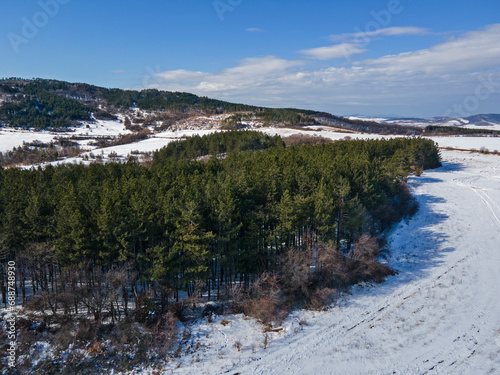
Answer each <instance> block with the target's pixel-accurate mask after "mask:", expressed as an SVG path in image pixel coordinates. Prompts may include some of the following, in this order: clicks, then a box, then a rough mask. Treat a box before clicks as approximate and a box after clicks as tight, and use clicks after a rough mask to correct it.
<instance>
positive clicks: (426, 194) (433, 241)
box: [143, 151, 500, 375]
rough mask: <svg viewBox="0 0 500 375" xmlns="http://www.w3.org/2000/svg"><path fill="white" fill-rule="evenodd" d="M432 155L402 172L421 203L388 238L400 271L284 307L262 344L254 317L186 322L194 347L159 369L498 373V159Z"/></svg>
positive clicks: (447, 153) (394, 264)
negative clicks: (427, 166) (435, 161)
mask: <svg viewBox="0 0 500 375" xmlns="http://www.w3.org/2000/svg"><path fill="white" fill-rule="evenodd" d="M443 159H444V163H443V167H441V168H439V169H436V170H431V171H426V172H425V173H424V174H423V175H422V176H420V177H413V178H411V185H412V189H413V192H414V194H415V195H416V196H417V199H418V201H419V204H420V209H419V211H418V212H417V214H416V215H415V216H414V217H413V218H411V219H410V220H408V221H407V222H402V223H400V224H399V225H397V226H396V227H395V228H393V231H392V233H391V234H390V236H389V243H388V247H389V248H390V250H391V254H390V256H389V259H388V262H389V264H390V265H391V266H392V267H393V268H394V269H395V270H397V271H398V272H399V275H397V276H393V277H390V278H388V280H387V281H386V282H385V283H383V284H380V285H360V286H358V287H356V288H355V289H354V290H353V294H352V295H350V296H346V297H344V298H343V299H342V300H341V301H340V302H339V303H338V305H337V306H336V307H334V308H332V309H331V310H330V311H327V312H321V313H317V312H316V313H315V312H308V311H297V312H294V313H293V314H292V315H291V316H290V317H289V318H288V319H287V320H286V321H285V322H284V324H283V326H282V327H281V328H283V330H282V331H280V332H271V333H268V341H269V342H268V345H267V349H264V348H263V346H264V340H265V334H264V333H263V331H262V327H258V326H256V324H255V322H254V321H253V320H245V319H244V318H243V317H242V316H234V317H231V318H227V319H228V324H225V325H223V324H221V319H222V317H219V318H218V319H216V320H215V321H214V322H212V323H208V322H207V320H206V319H204V320H202V321H200V322H197V323H196V324H195V325H194V326H193V327H192V339H193V340H194V342H199V343H200V345H199V349H198V350H197V351H196V350H195V351H193V352H192V353H191V354H188V355H186V356H184V357H182V358H181V359H179V360H176V361H175V362H171V363H169V364H167V365H166V366H165V370H167V369H168V371H166V372H165V373H171V372H170V371H172V373H175V374H223V373H229V374H241V375H244V374H245V375H246V374H349V375H351V374H392V373H394V374H460V373H464V374H471V373H474V374H489V373H491V374H498V373H499V371H500V314H498V312H499V311H500V298H499V297H500V292H499V291H498V287H497V283H498V279H499V276H500V245H499V243H500V158H499V157H498V156H495V155H481V154H469V153H466V152H459V151H444V152H443ZM207 333H209V334H208V335H207ZM236 342H240V343H241V348H240V351H239V350H238V349H237V345H235V343H236ZM150 371H152V370H144V371H143V373H144V374H146V373H152V372H150Z"/></svg>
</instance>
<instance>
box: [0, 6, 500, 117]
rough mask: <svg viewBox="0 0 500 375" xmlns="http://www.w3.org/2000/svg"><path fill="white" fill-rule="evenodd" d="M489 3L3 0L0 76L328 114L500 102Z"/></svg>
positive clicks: (495, 21) (455, 110)
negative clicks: (167, 92)
mask: <svg viewBox="0 0 500 375" xmlns="http://www.w3.org/2000/svg"><path fill="white" fill-rule="evenodd" d="M499 15H500V2H499V1H498V0H475V1H469V0H441V1H435V0H434V1H431V0H383V1H379V0H371V1H369V0H356V1H348V0H342V1H341V0H339V1H333V0H332V1H321V0H310V1H298V0H149V1H147V0H146V1H132V0H121V1H119V2H115V1H106V0H100V1H97V0H85V1H83V0H40V1H31V0H23V1H19V0H4V1H2V3H1V5H0V52H1V58H0V77H1V76H3V77H12V76H16V77H23V78H32V77H42V78H55V79H61V80H67V81H72V82H86V83H91V84H96V85H100V86H105V87H120V88H131V89H143V88H151V87H155V88H160V89H165V90H172V91H187V92H193V93H196V94H199V95H206V96H209V97H214V98H220V99H224V100H229V101H235V102H243V103H248V104H256V105H265V106H278V107H299V108H308V109H315V110H324V111H328V112H331V113H334V114H339V115H350V114H361V115H373V116H380V115H383V116H386V115H397V116H408V117H409V116H425V117H430V116H441V115H450V116H465V115H471V114H476V113H500V106H499V104H500V16H499Z"/></svg>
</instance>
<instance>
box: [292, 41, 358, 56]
mask: <svg viewBox="0 0 500 375" xmlns="http://www.w3.org/2000/svg"><path fill="white" fill-rule="evenodd" d="M366 51H367V50H366V49H363V48H359V47H357V46H355V45H354V44H349V43H342V44H336V45H334V46H329V47H319V48H311V49H305V50H302V51H299V53H301V54H303V55H306V56H307V57H310V58H313V59H318V60H331V59H346V58H349V57H351V56H352V55H356V54H360V53H363V52H366Z"/></svg>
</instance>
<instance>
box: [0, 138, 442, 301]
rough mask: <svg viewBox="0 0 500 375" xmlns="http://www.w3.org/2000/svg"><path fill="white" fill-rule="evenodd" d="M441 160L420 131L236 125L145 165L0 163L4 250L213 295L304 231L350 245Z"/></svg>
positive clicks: (174, 147) (401, 207) (395, 211)
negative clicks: (300, 133)
mask: <svg viewBox="0 0 500 375" xmlns="http://www.w3.org/2000/svg"><path fill="white" fill-rule="evenodd" d="M222 153H224V154H225V157H224V158H215V157H213V158H210V159H209V160H208V161H203V162H202V161H196V158H197V157H199V156H202V155H219V154H222ZM439 160H440V158H439V152H438V150H437V148H436V147H435V145H434V143H433V142H432V141H430V140H426V139H421V138H414V139H409V138H406V139H393V140H374V141H340V142H335V143H330V144H322V145H317V146H312V145H305V146H293V147H289V148H285V147H284V146H283V143H282V141H281V140H279V138H276V137H269V136H266V135H263V134H261V133H257V132H247V131H239V132H238V131H233V132H227V133H217V134H213V135H210V136H204V137H193V138H191V139H188V140H186V141H182V142H174V143H171V144H170V145H169V146H168V147H167V148H165V149H163V150H161V151H159V152H157V153H156V154H155V156H154V161H153V165H152V167H151V168H146V167H144V166H141V165H138V164H136V163H132V162H129V163H126V164H106V165H100V164H92V165H90V166H88V167H85V166H82V165H64V166H58V167H47V168H45V169H37V170H30V171H20V170H17V169H7V170H2V169H0V203H1V205H0V213H1V215H0V252H10V253H11V256H13V257H21V258H22V259H25V260H24V261H23V262H24V263H23V264H25V265H26V267H27V268H29V267H32V268H33V270H35V269H36V270H38V271H36V272H39V273H36V272H35V271H33V272H35V273H33V275H41V274H42V273H43V272H42V271H40V270H39V269H38V268H37V265H36V264H31V266H29V264H30V263H29V259H32V258H29V257H28V256H27V255H26V254H30V252H29V251H32V250H30V249H38V248H39V247H40V246H42V245H43V246H42V247H43V249H45V250H44V251H45V253H44V254H46V256H49V258H50V262H52V263H50V264H55V265H57V267H56V268H54V270H61V269H64V268H67V267H70V266H74V265H85V264H87V265H88V264H89V263H90V264H93V265H95V266H96V267H97V266H98V267H103V269H112V268H113V267H114V266H119V265H123V264H130V265H132V266H131V267H132V268H131V269H132V271H133V272H132V271H130V272H131V273H130V274H131V275H132V274H133V275H135V276H134V277H131V281H130V284H129V285H128V288H131V289H134V288H136V287H137V283H142V284H143V285H144V286H149V287H151V288H155V290H158V292H159V293H165V295H166V296H167V295H170V292H172V291H173V292H174V293H175V295H177V292H178V291H179V290H187V291H188V293H189V294H190V295H192V294H193V293H194V292H195V289H196V288H199V287H200V285H201V286H202V287H203V286H205V287H208V288H209V289H210V290H218V291H219V290H220V289H222V288H223V287H224V285H230V284H231V283H232V282H233V281H234V280H236V279H238V280H244V281H245V282H246V281H247V280H249V278H251V277H253V276H255V275H258V274H260V273H261V272H263V271H266V270H268V269H269V268H270V267H272V265H273V264H274V263H275V262H276V260H277V258H278V257H279V256H280V255H281V254H283V252H284V251H285V250H286V249H287V248H288V247H291V246H300V245H301V244H302V243H303V242H304V241H306V240H307V238H308V237H311V236H312V237H313V238H315V239H318V240H321V241H323V242H326V243H331V244H333V245H335V244H336V245H337V248H338V249H339V251H343V252H348V251H350V249H351V246H352V244H354V243H355V241H356V240H358V239H359V238H360V236H361V235H362V234H364V233H372V234H377V233H380V232H381V231H383V230H384V229H386V228H387V227H388V226H389V225H390V224H391V223H393V222H395V221H397V220H399V219H400V218H401V216H404V215H405V214H407V213H408V212H409V209H410V208H411V207H410V206H411V204H412V202H411V197H409V196H408V194H407V191H406V190H405V189H404V182H403V180H404V178H405V177H406V176H407V175H408V174H410V173H411V172H412V170H413V169H412V168H424V169H425V168H434V167H437V166H438V165H439V164H440V161H439ZM388 212H390V213H391V214H390V215H389V214H387V213H388ZM28 250H29V251H28ZM26 272H27V275H29V271H26ZM47 272H48V271H47ZM51 272H52V271H51ZM54 272H55V271H54ZM35 277H39V276H35ZM40 277H41V276H40ZM142 284H141V285H142ZM41 285H42V288H43V283H42V284H41Z"/></svg>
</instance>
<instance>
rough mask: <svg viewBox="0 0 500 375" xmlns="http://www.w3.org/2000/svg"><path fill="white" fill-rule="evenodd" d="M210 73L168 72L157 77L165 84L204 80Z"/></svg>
mask: <svg viewBox="0 0 500 375" xmlns="http://www.w3.org/2000/svg"><path fill="white" fill-rule="evenodd" d="M207 75H208V73H203V72H192V71H189V70H184V69H178V70H167V71H164V72H159V73H157V77H158V78H159V79H160V80H162V81H165V82H191V81H197V80H200V79H203V78H204V77H206V76H207Z"/></svg>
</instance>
